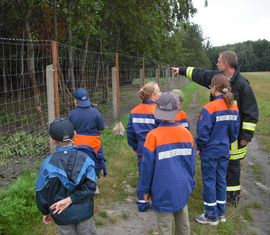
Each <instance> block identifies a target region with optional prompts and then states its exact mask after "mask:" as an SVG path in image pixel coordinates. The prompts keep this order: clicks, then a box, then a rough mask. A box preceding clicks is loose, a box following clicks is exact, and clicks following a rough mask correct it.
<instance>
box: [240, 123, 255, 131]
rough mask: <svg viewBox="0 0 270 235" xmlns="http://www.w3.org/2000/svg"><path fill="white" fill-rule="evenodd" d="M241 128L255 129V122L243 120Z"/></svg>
mask: <svg viewBox="0 0 270 235" xmlns="http://www.w3.org/2000/svg"><path fill="white" fill-rule="evenodd" d="M242 128H243V130H249V131H255V128H256V124H254V123H251V122H243V126H242Z"/></svg>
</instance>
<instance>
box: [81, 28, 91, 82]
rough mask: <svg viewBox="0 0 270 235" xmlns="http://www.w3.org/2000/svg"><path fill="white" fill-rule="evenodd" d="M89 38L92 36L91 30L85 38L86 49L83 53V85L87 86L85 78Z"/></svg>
mask: <svg viewBox="0 0 270 235" xmlns="http://www.w3.org/2000/svg"><path fill="white" fill-rule="evenodd" d="M89 38H90V31H89V32H88V34H87V36H86V40H85V49H84V54H83V61H82V74H81V84H80V86H81V87H86V83H85V81H86V78H85V66H86V58H87V53H88V44H89Z"/></svg>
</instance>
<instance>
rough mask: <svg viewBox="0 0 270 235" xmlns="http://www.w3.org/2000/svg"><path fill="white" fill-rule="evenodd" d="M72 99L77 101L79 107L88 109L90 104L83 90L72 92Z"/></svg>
mask: <svg viewBox="0 0 270 235" xmlns="http://www.w3.org/2000/svg"><path fill="white" fill-rule="evenodd" d="M73 96H74V98H75V99H76V100H77V101H78V104H79V106H81V107H88V106H90V105H91V102H90V100H89V98H88V92H87V90H85V89H84V88H79V89H77V90H76V91H75V92H74V95H73Z"/></svg>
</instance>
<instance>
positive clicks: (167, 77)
mask: <svg viewBox="0 0 270 235" xmlns="http://www.w3.org/2000/svg"><path fill="white" fill-rule="evenodd" d="M165 74H166V75H165V76H166V91H169V90H170V83H169V82H170V81H169V70H168V68H167V69H166V71H165Z"/></svg>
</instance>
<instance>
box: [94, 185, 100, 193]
mask: <svg viewBox="0 0 270 235" xmlns="http://www.w3.org/2000/svg"><path fill="white" fill-rule="evenodd" d="M97 194H100V192H99V188H98V186H97V187H96V191H95V192H94V195H97Z"/></svg>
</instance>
